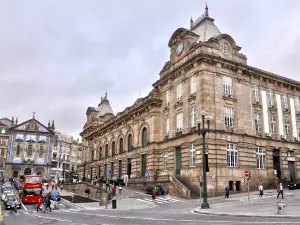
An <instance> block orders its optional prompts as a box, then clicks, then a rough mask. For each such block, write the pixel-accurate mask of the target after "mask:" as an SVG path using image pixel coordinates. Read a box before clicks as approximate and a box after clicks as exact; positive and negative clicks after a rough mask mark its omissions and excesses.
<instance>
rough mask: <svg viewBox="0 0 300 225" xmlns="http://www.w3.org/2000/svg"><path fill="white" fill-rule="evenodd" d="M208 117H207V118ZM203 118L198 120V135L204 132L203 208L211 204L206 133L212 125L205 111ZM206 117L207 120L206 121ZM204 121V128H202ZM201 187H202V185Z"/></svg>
mask: <svg viewBox="0 0 300 225" xmlns="http://www.w3.org/2000/svg"><path fill="white" fill-rule="evenodd" d="M205 117H206V118H205ZM201 119H202V120H198V124H197V125H198V135H199V136H200V135H201V134H202V168H203V203H202V205H201V208H202V209H208V208H209V204H208V202H207V177H206V172H207V171H206V168H207V163H208V162H207V160H206V159H207V158H206V146H205V136H206V133H207V132H208V131H209V125H210V117H209V116H207V115H205V111H203V112H202V116H201ZM205 119H206V121H205ZM205 122H206V124H207V128H205ZM201 123H202V128H201V126H200V125H201ZM200 188H201V187H200Z"/></svg>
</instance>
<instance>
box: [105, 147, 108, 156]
mask: <svg viewBox="0 0 300 225" xmlns="http://www.w3.org/2000/svg"><path fill="white" fill-rule="evenodd" d="M105 158H108V144H106V145H105Z"/></svg>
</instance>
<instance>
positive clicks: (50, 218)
mask: <svg viewBox="0 0 300 225" xmlns="http://www.w3.org/2000/svg"><path fill="white" fill-rule="evenodd" d="M32 216H33V217H35V216H36V217H39V218H44V219H49V220H57V221H61V222H69V223H72V221H70V220H61V219H57V218H52V217H46V216H40V215H37V214H34V215H32Z"/></svg>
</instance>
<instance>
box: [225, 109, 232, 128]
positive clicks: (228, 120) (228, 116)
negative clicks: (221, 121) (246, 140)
mask: <svg viewBox="0 0 300 225" xmlns="http://www.w3.org/2000/svg"><path fill="white" fill-rule="evenodd" d="M224 116H225V126H227V127H234V112H233V108H225V110H224Z"/></svg>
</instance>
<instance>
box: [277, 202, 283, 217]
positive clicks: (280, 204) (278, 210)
mask: <svg viewBox="0 0 300 225" xmlns="http://www.w3.org/2000/svg"><path fill="white" fill-rule="evenodd" d="M276 206H277V213H278V214H284V208H285V204H284V202H283V201H282V200H278V201H277V205H276Z"/></svg>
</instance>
